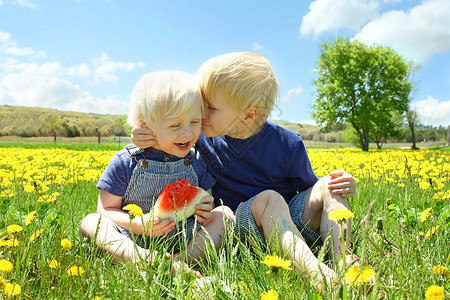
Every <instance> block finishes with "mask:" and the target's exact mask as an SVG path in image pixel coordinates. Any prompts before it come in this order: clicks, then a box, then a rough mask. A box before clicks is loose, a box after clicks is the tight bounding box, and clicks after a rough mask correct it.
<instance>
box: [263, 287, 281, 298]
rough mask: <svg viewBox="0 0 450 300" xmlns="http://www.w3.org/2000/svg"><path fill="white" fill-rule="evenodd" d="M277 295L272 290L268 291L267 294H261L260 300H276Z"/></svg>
mask: <svg viewBox="0 0 450 300" xmlns="http://www.w3.org/2000/svg"><path fill="white" fill-rule="evenodd" d="M277 299H278V293H277V292H276V291H275V290H274V289H270V290H268V291H267V292H264V293H262V294H261V300H277Z"/></svg>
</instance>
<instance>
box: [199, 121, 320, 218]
mask: <svg viewBox="0 0 450 300" xmlns="http://www.w3.org/2000/svg"><path fill="white" fill-rule="evenodd" d="M196 147H197V149H198V151H199V152H200V160H203V161H205V162H206V165H207V167H208V171H209V173H210V174H211V175H212V176H213V177H214V178H215V180H216V184H215V185H214V186H213V189H212V191H213V196H214V201H215V203H216V205H218V204H220V200H219V199H221V200H222V201H223V203H224V204H225V205H227V206H229V207H230V208H231V209H233V210H236V208H237V206H238V205H239V203H241V202H244V201H247V200H248V199H250V198H251V197H253V196H255V195H257V194H258V193H260V192H262V191H264V190H268V189H270V190H275V191H277V192H278V193H280V194H281V195H282V196H283V197H284V199H285V200H286V202H287V203H289V201H290V200H291V199H292V197H293V196H294V195H295V194H296V193H297V192H301V191H304V190H306V189H308V188H310V187H312V186H313V185H314V184H315V183H316V182H317V180H318V179H319V178H318V177H317V176H316V175H315V174H314V172H313V170H312V167H311V163H310V161H309V158H308V155H307V153H306V149H305V145H304V144H303V141H302V139H301V137H300V135H299V134H298V133H296V132H294V131H292V130H289V129H287V128H284V127H281V126H279V125H278V124H276V123H274V122H270V121H267V122H266V123H265V125H264V128H263V129H262V130H261V131H260V132H259V133H258V134H256V135H254V136H251V137H250V138H247V139H234V138H231V137H229V136H219V137H213V138H208V137H205V136H204V135H201V136H200V139H199V140H198V142H197V143H196Z"/></svg>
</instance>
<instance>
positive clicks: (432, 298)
mask: <svg viewBox="0 0 450 300" xmlns="http://www.w3.org/2000/svg"><path fill="white" fill-rule="evenodd" d="M444 296H445V291H444V288H442V287H440V286H437V285H432V286H430V287H429V288H428V289H427V291H426V292H425V299H427V300H441V299H444Z"/></svg>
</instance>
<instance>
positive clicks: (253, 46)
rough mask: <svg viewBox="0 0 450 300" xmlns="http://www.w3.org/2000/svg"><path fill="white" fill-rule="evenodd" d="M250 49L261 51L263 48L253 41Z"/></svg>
mask: <svg viewBox="0 0 450 300" xmlns="http://www.w3.org/2000/svg"><path fill="white" fill-rule="evenodd" d="M252 49H253V51H262V50H264V47H263V46H262V45H261V44H259V43H257V42H254V43H253V45H252Z"/></svg>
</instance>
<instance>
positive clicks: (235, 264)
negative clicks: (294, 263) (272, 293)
mask: <svg viewBox="0 0 450 300" xmlns="http://www.w3.org/2000/svg"><path fill="white" fill-rule="evenodd" d="M0 146H4V144H3V143H2V144H0ZM10 146H11V147H13V146H14V145H10ZM47 146H48V147H59V145H47ZM66 146H67V145H66ZM91 146H97V145H91ZM103 146H105V147H109V146H108V145H102V147H103ZM110 146H111V147H113V145H110ZM39 147H41V145H39ZM69 147H75V145H69ZM83 147H85V146H82V147H81V148H76V147H75V148H72V149H75V150H84V148H83ZM90 150H98V149H92V148H90ZM101 150H114V149H113V148H111V149H108V148H101ZM446 150H448V149H446ZM0 183H1V180H0ZM404 184H405V186H404V187H399V186H398V184H394V183H386V182H383V181H373V180H369V179H364V180H361V181H360V182H359V184H358V189H357V194H356V196H355V197H353V198H352V199H351V200H350V201H349V202H350V206H351V209H352V211H353V212H354V213H355V217H354V219H353V220H352V224H353V225H352V245H353V246H352V250H353V251H354V253H356V254H357V255H358V256H359V257H360V258H361V259H362V261H363V262H364V264H367V265H370V266H371V267H373V269H374V270H375V271H376V274H377V275H376V281H375V283H374V284H373V285H372V286H370V287H368V286H366V287H364V286H359V287H352V286H351V285H349V284H346V285H345V288H342V285H341V284H337V285H335V286H328V287H325V288H324V289H323V290H322V291H321V294H322V295H321V296H319V293H317V291H316V290H315V289H314V288H313V287H312V283H311V281H310V280H308V279H307V278H306V276H304V275H302V274H298V273H296V272H294V271H289V270H280V271H279V272H278V273H277V274H273V273H270V272H269V269H268V268H267V267H266V266H265V265H264V264H262V263H261V261H262V260H264V257H265V255H267V254H270V253H272V252H273V251H276V250H277V249H271V250H270V251H269V250H267V249H265V248H264V247H263V246H261V245H260V244H258V243H250V245H244V244H242V243H240V242H237V241H236V240H235V239H233V238H232V236H231V235H230V236H227V237H225V238H224V241H223V247H222V248H221V249H220V250H219V251H214V250H212V249H210V250H209V251H207V254H206V258H205V260H204V261H202V262H200V263H199V265H198V266H197V267H196V269H198V270H199V271H200V272H201V273H202V274H203V275H204V276H207V278H208V279H209V280H210V281H209V282H207V283H206V284H205V287H204V288H199V287H197V288H196V287H195V285H196V282H195V278H194V277H193V276H184V275H183V274H177V275H175V276H174V275H173V274H172V272H170V269H171V267H170V261H168V260H166V259H161V260H160V262H161V263H160V264H159V265H156V264H155V265H148V264H146V263H142V264H137V265H135V264H123V265H118V264H113V263H111V262H110V261H109V260H108V258H106V257H105V256H103V255H102V254H101V253H99V252H98V250H97V248H95V247H94V246H93V245H92V244H90V243H89V242H88V241H87V240H85V239H83V238H82V237H81V236H80V234H79V231H78V228H79V224H80V222H81V220H82V218H83V217H84V216H85V215H86V214H88V213H90V212H93V211H95V209H96V202H97V193H98V191H97V189H96V187H95V182H76V183H73V184H67V185H64V186H61V185H57V184H53V185H51V186H50V191H49V193H50V192H56V191H57V192H59V193H60V196H59V197H58V200H57V201H55V202H52V203H45V202H37V199H38V195H37V194H34V193H26V192H24V191H23V187H22V186H21V181H20V179H17V182H16V187H15V190H16V195H15V197H13V198H1V197H0V208H1V214H0V237H6V236H7V233H6V228H7V226H9V225H10V224H20V225H22V226H23V227H24V232H23V233H21V234H20V235H18V237H17V239H18V240H19V241H20V244H19V246H18V247H15V248H10V247H0V253H1V254H0V255H1V259H7V260H9V261H11V262H13V263H14V269H13V270H12V271H11V272H4V273H3V274H2V276H3V278H4V279H5V280H6V281H8V282H12V283H17V284H19V285H20V286H21V287H22V293H21V294H20V295H19V296H17V297H18V298H19V299H46V298H51V299H80V298H84V299H94V298H95V297H96V296H97V297H100V298H101V299H260V294H261V293H263V292H264V291H267V290H269V289H271V288H273V289H275V290H276V291H277V292H278V293H279V299H320V297H322V298H323V299H337V298H342V299H383V298H384V299H424V294H425V291H426V290H427V288H428V287H429V286H431V285H439V286H442V287H443V288H445V290H446V293H447V295H448V292H449V291H450V282H449V280H448V277H447V276H445V275H438V274H434V273H433V272H432V271H431V270H432V268H433V266H436V265H441V266H446V267H450V248H449V247H448V240H449V238H448V232H449V229H450V228H449V222H450V204H449V201H448V200H438V199H433V192H432V191H431V190H422V189H420V188H419V186H418V183H417V182H416V181H415V180H414V178H410V179H408V180H406V181H405V182H404ZM446 184H447V186H446V187H445V190H447V191H448V190H449V186H448V181H447V183H446ZM0 187H1V185H0ZM388 198H389V199H390V202H389V203H386V199H388ZM372 202H373V209H372V210H371V211H369V207H370V204H371V203H372ZM428 207H432V217H431V218H430V219H429V220H427V221H425V222H421V221H420V216H421V212H422V211H424V210H425V209H426V208H428ZM33 210H36V211H37V216H38V218H37V221H36V222H35V223H32V224H31V225H29V226H25V225H24V220H25V217H26V215H27V214H28V213H29V212H31V211H33ZM378 219H381V220H382V224H383V230H382V231H377V230H376V227H377V222H380V221H378ZM437 225H439V226H440V228H439V229H438V230H437V231H436V233H435V234H434V235H431V236H430V237H425V236H424V234H425V233H426V232H427V231H428V230H429V229H430V228H431V227H432V226H437ZM41 228H44V232H43V233H42V234H41V235H40V236H39V237H38V238H37V239H36V240H35V241H33V242H30V241H29V237H30V236H31V234H32V233H33V232H35V231H36V230H38V229H41ZM383 236H384V237H385V238H386V239H387V240H388V241H389V243H387V242H385V241H384V239H383ZM63 238H68V239H70V240H71V241H72V243H73V248H72V249H70V250H64V249H62V247H61V244H60V242H61V239H63ZM374 244H375V246H374ZM394 245H395V246H394ZM52 259H56V260H58V261H59V262H60V267H59V268H58V269H51V268H50V267H49V265H48V262H49V261H50V260H52ZM75 265H76V266H81V267H83V268H84V270H85V273H84V274H83V275H82V276H78V277H76V276H74V277H70V276H68V274H67V272H66V270H67V268H68V267H70V266H75ZM338 274H339V275H340V279H341V282H342V281H343V280H342V277H343V271H342V270H338ZM244 283H245V284H244ZM247 288H248V289H247ZM369 290H370V291H371V292H370V293H369ZM0 294H1V292H0ZM1 295H3V296H4V294H1Z"/></svg>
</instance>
